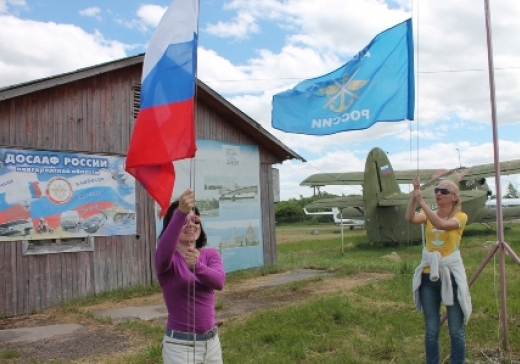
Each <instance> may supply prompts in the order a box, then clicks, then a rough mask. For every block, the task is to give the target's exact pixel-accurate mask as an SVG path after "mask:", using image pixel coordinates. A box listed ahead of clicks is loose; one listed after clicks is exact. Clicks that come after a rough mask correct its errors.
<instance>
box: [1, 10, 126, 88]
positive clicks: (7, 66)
mask: <svg viewBox="0 0 520 364" xmlns="http://www.w3.org/2000/svg"><path fill="white" fill-rule="evenodd" d="M0 23H1V24H2V25H3V26H2V27H0V54H2V56H1V57H0V86H8V85H12V84H17V83H21V82H24V81H30V80H34V79H38V78H42V77H48V76H50V75H56V74H60V73H64V72H69V71H73V70H75V69H78V68H82V67H87V66H92V65H94V64H99V63H103V62H107V61H110V60H113V59H117V58H122V57H125V55H126V54H125V49H126V46H125V45H124V44H123V43H121V42H118V41H114V40H109V39H106V38H105V37H103V36H102V35H101V34H100V33H98V32H96V33H93V34H89V33H86V32H85V31H84V30H83V29H81V28H79V27H77V26H75V25H70V24H56V23H52V22H48V23H42V22H37V21H32V20H22V19H19V18H16V17H14V16H10V15H4V16H0ZM56 39H59V40H60V41H59V42H56V41H55V40H56Z"/></svg>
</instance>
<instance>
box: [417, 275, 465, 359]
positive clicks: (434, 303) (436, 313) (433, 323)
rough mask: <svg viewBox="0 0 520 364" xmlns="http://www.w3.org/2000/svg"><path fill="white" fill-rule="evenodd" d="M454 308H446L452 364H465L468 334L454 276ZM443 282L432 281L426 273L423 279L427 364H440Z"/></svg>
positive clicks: (421, 289) (422, 299) (422, 294)
mask: <svg viewBox="0 0 520 364" xmlns="http://www.w3.org/2000/svg"><path fill="white" fill-rule="evenodd" d="M451 283H452V285H453V300H454V302H453V303H454V304H453V306H446V307H447V310H448V330H449V333H450V341H451V352H450V353H451V354H450V364H464V360H465V355H466V333H465V328H464V315H463V314H462V310H461V308H460V304H459V300H458V299H457V284H456V283H455V279H454V277H453V275H452V276H451ZM441 284H442V283H441V280H440V279H439V280H438V281H436V282H432V281H431V280H430V274H429V273H425V274H423V275H422V278H421V286H420V287H419V295H420V298H421V303H422V308H423V314H424V323H425V326H426V333H425V336H424V342H425V347H426V364H439V360H440V358H439V331H440V326H441V317H440V307H441Z"/></svg>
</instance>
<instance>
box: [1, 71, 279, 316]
mask: <svg viewBox="0 0 520 364" xmlns="http://www.w3.org/2000/svg"><path fill="white" fill-rule="evenodd" d="M141 67H142V65H141V64H137V65H133V66H129V67H125V68H120V69H115V70H113V71H110V72H108V73H102V74H99V75H96V76H92V77H88V78H85V79H82V80H79V81H73V82H70V83H68V84H65V85H61V86H57V87H51V88H48V89H45V90H42V91H34V92H30V93H27V94H25V95H22V96H19V97H15V98H12V99H8V100H5V101H0V146H2V147H12V148H23V149H26V148H29V149H40V150H62V151H69V152H82V153H94V154H107V155H125V153H126V150H127V149H128V142H129V140H130V136H131V132H132V128H133V124H134V116H133V111H134V86H135V85H136V84H138V83H139V82H140V77H141ZM234 122H235V123H236V120H235V121H234ZM196 128H197V138H201V139H210V140H217V141H223V142H232V143H240V144H250V145H255V144H256V143H255V140H254V138H253V137H252V136H250V135H246V134H244V133H243V132H241V131H240V130H239V129H237V128H236V125H233V123H230V122H229V121H228V120H224V119H223V118H222V117H221V116H219V115H217V114H215V112H213V111H212V110H210V108H209V107H208V106H207V105H206V104H204V101H203V100H197V122H196ZM259 151H260V166H259V173H260V182H261V185H260V196H261V197H262V199H261V210H262V215H263V217H262V219H263V221H264V224H263V235H264V236H263V241H264V262H265V264H273V263H275V262H276V241H275V237H274V203H273V194H272V186H271V185H270V183H271V181H272V176H271V165H272V164H275V163H279V162H280V161H279V160H276V158H275V157H274V156H273V155H271V154H270V153H269V152H268V151H267V150H266V149H265V148H264V146H261V145H260V146H259ZM136 210H137V233H136V235H135V236H112V237H95V238H94V251H93V252H74V253H59V254H45V255H23V252H22V246H23V245H22V242H21V241H14V242H0V315H1V316H5V317H9V316H16V315H21V314H27V313H32V312H35V311H38V310H41V309H44V308H47V307H51V306H55V305H57V304H59V303H61V302H64V301H68V300H71V299H75V298H80V297H84V296H86V295H95V294H99V293H101V292H104V291H108V290H113V289H117V288H120V287H129V286H133V285H137V284H144V285H147V284H151V283H152V282H154V280H155V277H154V273H153V268H152V259H153V255H154V253H155V243H156V242H155V236H156V232H155V216H154V203H153V200H152V199H151V198H150V197H149V196H148V195H147V193H146V192H145V191H144V190H143V189H142V188H141V187H140V186H139V184H137V185H136Z"/></svg>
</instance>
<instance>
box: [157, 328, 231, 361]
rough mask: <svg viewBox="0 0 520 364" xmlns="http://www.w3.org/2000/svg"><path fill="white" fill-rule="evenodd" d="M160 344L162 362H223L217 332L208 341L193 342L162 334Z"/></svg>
mask: <svg viewBox="0 0 520 364" xmlns="http://www.w3.org/2000/svg"><path fill="white" fill-rule="evenodd" d="M194 343H195V347H194V346H193V344H194ZM162 345H163V346H162V355H163V362H164V364H223V361H222V349H221V347H220V340H219V338H218V334H217V335H216V336H215V337H214V338H212V339H209V340H208V341H195V342H194V341H187V340H178V339H172V338H171V337H168V336H166V335H164V337H163V343H162ZM194 348H195V350H194ZM194 357H195V360H193V359H194Z"/></svg>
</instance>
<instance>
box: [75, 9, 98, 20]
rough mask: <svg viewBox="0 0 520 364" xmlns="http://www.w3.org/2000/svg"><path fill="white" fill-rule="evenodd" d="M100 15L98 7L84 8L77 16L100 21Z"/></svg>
mask: <svg viewBox="0 0 520 364" xmlns="http://www.w3.org/2000/svg"><path fill="white" fill-rule="evenodd" d="M100 13H101V9H100V8H99V6H92V7H90V8H86V9H83V10H80V11H79V15H81V16H87V17H91V18H96V19H97V20H101V17H100V16H99V14H100Z"/></svg>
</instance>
